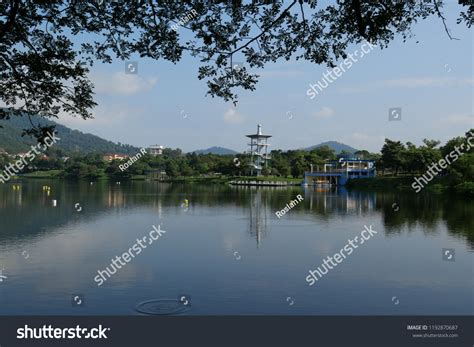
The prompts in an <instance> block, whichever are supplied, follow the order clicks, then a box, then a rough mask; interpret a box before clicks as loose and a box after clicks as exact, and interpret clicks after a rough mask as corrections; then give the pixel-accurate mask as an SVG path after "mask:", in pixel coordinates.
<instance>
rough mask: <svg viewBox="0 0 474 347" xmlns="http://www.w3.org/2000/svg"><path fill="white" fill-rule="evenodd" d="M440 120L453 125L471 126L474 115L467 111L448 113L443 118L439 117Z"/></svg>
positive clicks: (473, 122) (473, 123)
mask: <svg viewBox="0 0 474 347" xmlns="http://www.w3.org/2000/svg"><path fill="white" fill-rule="evenodd" d="M440 122H442V123H448V124H454V125H466V126H469V127H472V126H474V115H472V114H468V113H464V114H450V115H448V116H446V117H445V118H441V119H440Z"/></svg>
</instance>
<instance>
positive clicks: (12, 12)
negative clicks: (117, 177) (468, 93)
mask: <svg viewBox="0 0 474 347" xmlns="http://www.w3.org/2000/svg"><path fill="white" fill-rule="evenodd" d="M334 1H335V2H334V4H333V5H329V6H326V7H322V6H321V5H319V4H318V1H317V0H294V1H289V2H282V1H263V0H262V1H252V2H251V3H250V4H244V3H243V2H242V1H212V0H209V1H153V0H136V1H111V0H71V1H54V0H51V1H40V0H35V1H33V0H23V1H21V0H3V1H2V2H0V74H1V81H0V99H1V100H2V101H3V102H4V103H5V104H6V107H3V108H2V109H1V110H0V119H9V118H10V117H12V116H27V117H29V118H30V120H31V119H32V118H33V117H37V116H40V117H53V118H54V117H57V116H58V114H60V113H61V112H62V113H67V114H70V115H72V116H80V117H82V118H85V119H86V118H91V117H92V114H91V109H92V108H93V107H94V106H95V105H96V104H95V102H94V100H93V85H92V84H91V82H90V81H89V79H88V75H87V74H88V71H89V70H88V66H91V65H92V64H93V63H95V62H101V63H110V62H112V60H113V59H114V58H120V59H128V58H130V57H131V56H132V54H138V55H139V56H141V57H144V58H151V59H165V60H168V61H170V62H172V63H177V62H178V61H179V60H180V59H181V57H182V56H183V54H184V53H188V54H190V55H191V56H193V57H195V58H196V59H198V60H199V61H200V63H201V64H202V65H201V66H200V67H199V71H198V78H199V79H203V80H205V81H206V83H207V85H208V88H209V89H208V93H209V94H210V95H211V96H212V97H214V96H217V97H221V98H223V99H224V100H226V101H233V102H234V103H235V102H237V94H236V93H235V90H236V89H237V88H243V89H248V90H254V89H255V84H256V83H257V79H258V75H256V74H253V73H250V71H249V69H250V68H252V69H258V68H262V67H264V65H265V64H266V63H268V62H275V61H277V60H279V59H286V60H288V59H290V58H295V59H305V60H308V61H310V62H313V63H315V64H327V65H329V66H334V63H335V61H336V60H337V59H340V58H344V59H345V58H346V50H347V47H348V45H349V44H354V43H360V42H362V41H369V42H371V43H373V44H375V45H377V46H379V47H382V48H383V47H386V46H387V45H388V44H389V43H390V41H392V40H393V39H394V38H395V37H396V36H397V35H400V36H401V37H402V38H403V39H404V40H405V39H406V38H408V37H410V36H411V35H412V34H411V31H410V28H411V26H412V24H413V23H415V22H416V21H418V20H422V19H425V18H427V17H429V16H438V17H439V18H440V20H441V22H442V23H443V25H444V26H445V29H446V32H447V35H448V36H449V37H450V38H453V37H452V36H451V34H450V32H449V30H448V29H447V27H446V25H445V19H444V16H443V12H442V8H443V4H442V2H441V1H439V0H430V1H431V2H426V0H423V1H421V0H344V1H342V0H338V1H336V0H334ZM435 1H436V2H435ZM459 2H460V10H461V13H460V17H459V19H458V23H461V22H465V24H466V25H468V26H469V27H470V26H471V25H472V23H473V12H474V5H471V4H470V3H471V2H470V0H460V1H459ZM176 28H178V30H176ZM453 39H454V38H453ZM236 62H245V63H244V64H243V66H241V65H237V67H238V68H236ZM47 130H51V128H50V127H41V126H37V124H35V123H34V122H33V121H32V122H31V129H27V130H26V133H28V134H30V135H34V136H36V137H37V138H41V137H43V136H44V135H45V133H46V131H47Z"/></svg>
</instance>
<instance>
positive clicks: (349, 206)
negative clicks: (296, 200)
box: [305, 186, 377, 215]
mask: <svg viewBox="0 0 474 347" xmlns="http://www.w3.org/2000/svg"><path fill="white" fill-rule="evenodd" d="M305 201H307V202H308V204H309V209H310V211H317V212H318V213H321V214H325V215H328V214H333V213H344V214H355V215H361V214H364V213H368V212H372V211H375V208H376V203H377V196H376V194H373V193H367V192H359V191H351V192H348V191H347V190H346V188H344V187H338V186H317V187H315V188H314V189H312V188H311V189H310V188H306V189H305Z"/></svg>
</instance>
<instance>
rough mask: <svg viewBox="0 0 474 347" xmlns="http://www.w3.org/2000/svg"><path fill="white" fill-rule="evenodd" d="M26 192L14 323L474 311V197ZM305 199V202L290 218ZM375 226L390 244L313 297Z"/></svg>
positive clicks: (0, 230) (351, 264)
mask: <svg viewBox="0 0 474 347" xmlns="http://www.w3.org/2000/svg"><path fill="white" fill-rule="evenodd" d="M18 184H19V187H14V183H8V184H2V185H0V270H1V271H2V273H0V275H2V274H3V275H2V276H3V277H1V278H0V280H1V282H0V314H2V315H11V314H12V315H32V314H35V315H42V314H47V315H66V314H71V315H83V314H84V315H88V314H92V315H107V314H110V315H138V314H140V313H139V312H137V311H136V309H135V308H136V306H137V304H139V303H141V302H144V301H148V300H154V299H160V300H161V299H170V300H181V298H182V297H183V296H185V297H186V300H187V302H188V303H187V306H186V309H187V310H186V311H185V312H184V313H183V314H189V315H246V314H250V315H277V314H278V315H280V314H282V315H471V314H473V312H474V309H473V254H474V253H473V249H474V202H473V201H472V200H470V199H468V198H463V197H460V196H450V195H428V194H414V193H380V192H361V191H347V190H345V189H344V188H315V187H306V188H303V187H284V188H281V187H278V188H263V187H258V188H255V187H254V188H249V187H232V186H227V185H203V184H174V183H173V184H168V183H159V182H144V181H134V182H128V183H127V182H122V183H121V184H115V183H109V182H98V183H93V184H92V185H91V184H90V183H89V182H81V183H77V182H66V181H48V180H29V181H24V182H21V183H18ZM298 194H301V196H302V197H303V200H302V201H301V202H299V203H298V204H296V205H294V206H293V207H292V208H291V209H289V210H288V211H287V212H286V213H284V215H282V217H281V218H278V217H277V215H276V214H275V212H277V211H280V210H282V209H284V208H285V206H286V205H287V204H289V203H290V202H291V201H292V200H294V199H296V196H297V195H298ZM53 200H56V203H54V202H53ZM153 226H156V227H158V226H159V228H161V230H165V231H166V233H164V234H162V235H161V236H160V238H159V239H158V240H157V241H156V242H154V243H153V244H150V245H148V247H147V248H146V249H143V250H142V252H141V253H140V254H137V255H136V256H135V257H134V258H133V259H132V260H131V261H130V262H129V263H127V264H126V266H123V267H122V268H121V269H119V270H118V271H117V272H116V273H115V274H114V275H113V276H111V277H110V278H108V279H107V280H106V281H105V282H104V283H103V285H101V286H98V284H97V283H96V281H95V280H94V277H95V276H97V274H98V270H101V269H105V268H106V267H107V266H109V265H110V263H111V259H113V258H115V257H116V256H120V255H121V254H122V253H124V252H127V250H129V249H130V248H131V247H132V245H133V244H134V243H136V239H137V238H142V237H143V236H146V235H148V234H149V232H150V231H151V230H153V229H152V228H153ZM364 226H372V228H373V230H376V231H377V234H376V235H374V236H373V237H372V238H370V240H367V241H366V242H365V243H364V244H361V245H359V247H358V248H357V249H355V250H354V252H353V253H352V254H350V255H347V257H346V258H345V259H344V260H343V262H342V263H339V264H338V265H337V267H334V268H333V269H332V270H330V271H329V272H328V273H327V274H326V275H325V276H324V277H322V278H320V279H319V280H318V281H317V282H316V284H315V285H313V286H309V285H308V282H307V280H306V277H307V276H308V274H309V272H308V271H309V270H312V269H316V268H317V267H318V266H320V265H321V264H322V262H323V259H324V258H325V257H327V256H332V255H333V254H335V253H336V252H338V251H339V250H340V249H342V248H343V247H344V245H346V244H347V242H348V239H349V238H354V237H355V236H357V235H360V234H361V231H363V230H364ZM443 249H448V253H447V254H443V252H446V250H444V251H443ZM76 297H79V298H80V305H79V304H78V301H75V300H76V299H74V298H76Z"/></svg>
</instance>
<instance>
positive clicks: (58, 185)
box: [0, 181, 474, 248]
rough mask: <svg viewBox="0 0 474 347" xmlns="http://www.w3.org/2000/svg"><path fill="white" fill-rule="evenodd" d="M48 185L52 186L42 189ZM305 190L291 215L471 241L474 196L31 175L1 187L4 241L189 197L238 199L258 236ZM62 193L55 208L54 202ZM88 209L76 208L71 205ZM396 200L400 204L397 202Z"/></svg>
mask: <svg viewBox="0 0 474 347" xmlns="http://www.w3.org/2000/svg"><path fill="white" fill-rule="evenodd" d="M43 185H51V193H50V195H47V192H44V191H43V190H42V186H43ZM298 194H302V195H303V196H304V200H303V202H302V203H301V204H298V205H297V206H295V207H294V208H293V209H292V210H291V217H292V218H298V217H299V216H301V217H304V218H308V216H311V217H312V218H315V219H324V220H331V219H340V218H341V215H342V216H344V215H356V216H360V217H364V216H367V215H369V214H374V213H375V212H378V213H380V214H381V217H382V220H383V224H384V227H385V232H386V233H387V234H396V233H400V232H401V230H403V229H408V231H409V232H411V231H414V230H415V227H416V226H421V227H422V229H423V230H424V232H426V233H434V232H436V230H438V228H437V226H438V225H439V223H440V222H444V223H445V224H446V227H447V229H448V232H449V233H450V234H451V235H453V236H457V237H461V238H463V239H467V240H468V242H469V244H470V246H471V247H472V248H474V217H473V216H474V202H473V201H470V200H468V198H466V197H462V196H448V195H433V194H423V193H420V194H414V193H406V192H403V193H388V192H383V193H381V192H377V193H374V192H367V191H353V190H350V191H346V190H345V189H343V188H342V189H341V188H337V189H335V188H327V189H314V188H313V187H311V188H310V187H308V188H307V189H305V190H303V189H302V188H301V187H288V188H277V187H273V188H271V187H258V188H249V187H232V186H227V185H216V184H213V185H202V184H168V183H160V182H128V183H122V184H121V185H115V184H113V183H108V182H96V183H94V184H93V185H90V184H89V183H88V182H83V183H69V182H66V181H54V182H49V183H48V182H47V181H28V182H27V183H25V184H22V186H21V190H20V191H13V190H12V187H11V185H10V184H8V185H7V184H6V185H3V186H1V187H0V242H5V241H6V240H9V239H10V240H11V239H21V238H23V237H33V236H35V235H40V234H41V233H42V232H44V230H45V229H48V230H51V229H53V228H55V227H57V226H60V225H64V224H66V223H69V222H70V221H71V220H72V221H74V220H76V219H78V218H80V219H81V220H88V219H93V218H97V216H99V215H102V214H104V213H109V212H110V210H111V209H120V210H126V209H132V208H134V209H135V208H149V209H153V210H155V211H156V213H157V214H161V213H162V212H163V211H166V208H170V207H174V208H176V209H179V208H180V205H181V204H182V202H183V200H184V199H187V200H188V201H189V204H190V207H189V208H190V210H191V211H192V209H193V208H195V207H199V206H209V207H214V206H218V207H225V206H234V207H235V206H237V207H239V208H241V209H242V210H243V213H246V214H247V215H248V218H249V228H248V229H249V232H250V234H251V235H253V236H255V237H256V239H257V243H259V242H260V240H261V238H262V236H263V235H264V234H265V233H266V232H267V220H268V218H270V219H271V218H276V217H275V216H274V213H275V211H278V210H281V209H282V208H284V207H285V205H286V204H287V203H289V202H290V201H291V200H293V199H295V198H296V195H298ZM53 199H56V200H58V206H57V207H55V208H53V207H52V206H51V201H52V200H53ZM76 203H80V204H81V206H82V207H83V210H82V211H81V212H80V213H77V212H76V211H75V209H74V205H75V204H76ZM394 203H396V204H398V207H399V209H398V211H396V207H397V205H395V206H394V207H393V206H392V205H393V204H394Z"/></svg>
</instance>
